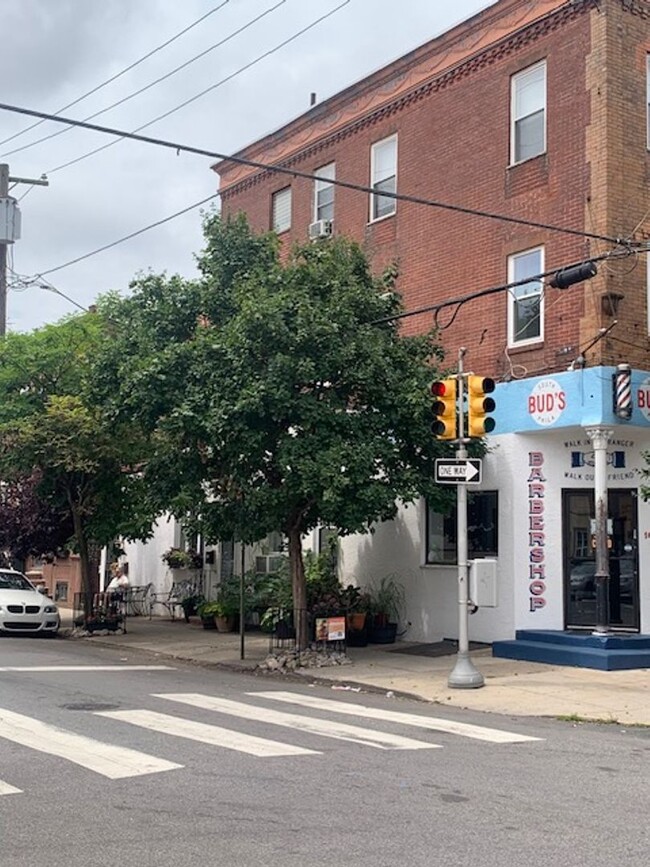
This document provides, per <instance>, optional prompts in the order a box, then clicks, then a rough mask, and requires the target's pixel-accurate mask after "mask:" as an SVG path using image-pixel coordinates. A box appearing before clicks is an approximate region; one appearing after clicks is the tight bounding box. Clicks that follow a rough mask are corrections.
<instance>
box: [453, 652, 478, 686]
mask: <svg viewBox="0 0 650 867" xmlns="http://www.w3.org/2000/svg"><path fill="white" fill-rule="evenodd" d="M447 686H449V687H452V688H454V689H477V688H478V687H479V686H485V680H484V678H483V675H482V674H481V672H480V671H479V670H478V669H477V668H475V667H474V663H473V662H472V660H471V659H470V658H469V655H468V654H467V653H459V654H458V656H457V658H456V665H455V666H454V670H453V671H452V672H451V674H450V675H449V678H448V680H447Z"/></svg>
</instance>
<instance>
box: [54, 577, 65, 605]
mask: <svg viewBox="0 0 650 867" xmlns="http://www.w3.org/2000/svg"><path fill="white" fill-rule="evenodd" d="M54 601H55V602H67V601H68V582H67V581H57V582H56V587H55V590H54Z"/></svg>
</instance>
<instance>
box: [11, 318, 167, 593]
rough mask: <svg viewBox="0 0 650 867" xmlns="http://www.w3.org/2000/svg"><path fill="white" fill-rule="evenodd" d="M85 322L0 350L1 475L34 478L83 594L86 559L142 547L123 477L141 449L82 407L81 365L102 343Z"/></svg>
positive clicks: (141, 530)
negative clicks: (66, 534) (119, 544)
mask: <svg viewBox="0 0 650 867" xmlns="http://www.w3.org/2000/svg"><path fill="white" fill-rule="evenodd" d="M102 325H103V322H102V321H100V320H99V318H98V317H96V316H93V314H86V315H84V316H74V317H70V318H68V319H66V320H63V321H62V322H60V323H58V324H56V325H48V326H46V327H45V328H43V329H38V330H36V331H34V332H32V333H30V334H10V335H8V336H7V337H6V338H5V339H4V341H3V343H2V345H1V346H0V406H1V407H2V410H1V411H0V476H1V478H2V479H3V480H4V481H6V482H9V483H11V482H15V481H17V480H19V479H20V478H22V477H24V476H27V475H30V474H34V475H33V478H34V479H35V480H36V481H35V485H36V492H37V494H38V496H39V497H40V498H42V499H43V500H44V501H45V502H46V503H47V504H48V506H49V508H50V510H52V511H53V512H54V513H56V514H58V515H60V516H61V521H62V523H63V524H64V525H65V524H66V523H68V525H71V526H72V546H73V547H74V549H75V550H76V551H77V553H78V554H79V557H80V562H81V576H82V587H83V590H84V591H93V590H95V589H96V583H97V573H96V569H94V568H92V567H91V560H93V556H92V555H93V552H94V551H96V550H97V549H98V548H99V547H101V546H102V545H106V544H108V543H109V542H110V541H112V539H114V538H115V536H116V535H124V536H126V537H127V538H146V536H147V535H148V534H149V533H150V531H151V514H150V513H148V512H147V511H146V508H145V506H144V499H143V497H142V496H141V493H142V483H141V481H140V479H139V477H138V474H137V473H134V472H132V469H133V468H134V467H136V466H137V464H138V462H139V461H140V460H141V458H142V449H143V440H142V439H141V437H140V435H139V432H138V431H137V429H136V428H135V427H134V426H133V425H128V424H126V423H124V424H114V423H110V422H109V420H108V418H107V416H106V414H105V413H104V412H103V410H102V408H101V407H99V406H97V405H93V404H92V403H91V402H90V401H89V399H88V392H87V388H86V384H87V380H88V371H89V363H90V358H91V357H92V356H93V355H95V354H96V353H97V352H98V351H99V347H100V345H101V344H102V342H104V341H105V340H106V339H107V336H106V332H105V330H104V329H103V328H102Z"/></svg>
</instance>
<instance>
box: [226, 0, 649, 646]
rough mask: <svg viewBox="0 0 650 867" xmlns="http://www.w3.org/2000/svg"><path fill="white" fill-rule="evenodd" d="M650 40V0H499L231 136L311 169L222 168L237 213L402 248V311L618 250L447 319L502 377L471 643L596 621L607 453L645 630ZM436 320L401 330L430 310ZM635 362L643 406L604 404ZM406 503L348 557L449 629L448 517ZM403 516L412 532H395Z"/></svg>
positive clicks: (630, 602) (416, 633)
mask: <svg viewBox="0 0 650 867" xmlns="http://www.w3.org/2000/svg"><path fill="white" fill-rule="evenodd" d="M649 52H650V3H648V2H645V0H499V2H496V3H494V4H493V5H491V6H489V7H488V8H487V9H485V10H484V11H482V12H480V13H479V14H477V15H475V16H474V17H472V18H470V19H469V20H467V21H465V22H464V23H461V24H460V25H458V26H457V27H455V28H453V29H452V30H450V31H448V32H447V33H444V34H443V35H441V36H439V37H438V38H436V39H434V40H432V41H430V42H427V43H426V44H424V45H422V46H421V47H420V48H417V49H416V50H414V51H412V52H411V53H409V54H407V55H406V56H404V57H402V58H400V59H399V60H396V61H394V62H393V63H391V64H389V65H388V66H386V67H385V68H383V69H381V70H379V71H378V72H376V73H374V74H372V75H370V76H369V77H367V78H365V79H363V80H362V81H360V82H357V83H356V84H353V85H352V86H350V87H349V88H347V89H346V90H344V91H342V92H341V93H338V94H336V95H335V96H333V97H331V98H330V99H327V100H326V101H324V102H322V103H320V104H316V105H314V106H313V107H312V108H311V109H310V110H309V111H308V112H306V113H305V114H304V115H302V116H301V117H299V118H297V119H296V120H294V121H293V122H291V123H289V124H287V125H286V126H284V127H282V128H281V129H279V130H277V131H276V132H274V133H272V134H270V135H268V136H266V137H264V138H262V139H260V140H259V141H256V142H255V143H253V144H251V145H249V146H248V147H246V148H244V149H243V150H241V151H240V152H238V153H237V154H236V155H234V156H235V157H237V158H242V159H244V160H251V161H256V162H259V163H263V164H276V165H282V166H284V167H287V168H290V169H294V170H295V171H297V172H300V173H304V174H308V175H314V176H316V178H311V177H310V178H306V177H291V176H289V175H287V174H279V173H277V172H273V171H267V170H261V169H259V168H255V167H250V166H247V165H242V164H241V163H238V162H237V161H235V160H225V161H222V162H221V163H219V164H218V165H216V166H215V167H214V168H215V170H216V171H217V172H218V174H219V177H220V192H221V197H222V203H223V210H224V213H235V212H238V211H245V212H246V213H247V214H248V217H249V219H250V221H251V223H252V225H253V226H254V227H255V228H256V229H258V230H268V229H275V230H276V231H277V232H278V233H279V235H280V237H281V239H282V241H283V244H285V245H290V244H292V243H294V242H296V241H300V242H302V241H305V240H306V239H307V238H308V237H310V235H311V236H313V237H319V236H327V234H328V233H330V232H332V233H334V234H339V233H340V234H344V235H346V236H350V237H352V238H354V239H356V240H358V241H359V242H360V243H362V244H363V246H364V248H365V249H366V251H367V253H368V254H369V256H370V258H371V261H372V263H373V267H374V268H376V269H377V270H379V269H381V268H382V267H383V266H385V265H386V264H388V263H391V262H397V263H398V265H399V270H400V277H399V280H398V288H399V290H400V291H401V293H402V295H403V298H404V302H405V305H406V308H407V310H409V311H414V310H417V309H419V308H421V307H426V306H429V305H434V304H436V303H440V302H442V301H444V300H447V299H453V298H456V297H460V296H465V295H469V294H472V293H474V292H480V290H484V289H487V288H490V287H499V286H503V285H504V284H506V283H512V282H515V281H526V280H527V278H537V275H540V274H543V273H546V272H552V271H555V270H557V269H561V268H563V267H565V266H567V265H570V264H573V263H578V262H584V261H587V260H590V259H594V258H595V259H599V257H601V256H604V255H606V254H611V256H610V258H608V259H606V260H604V261H599V273H598V274H597V276H595V277H594V278H593V279H590V280H588V281H585V282H583V283H579V284H577V285H573V286H571V287H570V288H568V289H564V290H561V289H555V288H552V287H551V286H550V285H549V284H548V282H547V281H546V282H545V281H543V280H541V279H531V280H530V282H524V283H520V285H519V286H518V287H516V288H514V289H510V290H509V291H505V290H504V291H500V292H496V293H494V294H492V295H489V296H485V297H482V298H481V297H479V298H477V299H476V300H473V301H470V302H468V303H466V304H464V305H463V306H462V307H460V308H459V309H458V311H457V314H456V315H455V316H453V314H454V312H455V308H454V307H450V308H447V309H446V310H445V311H443V312H442V313H441V314H440V316H439V318H438V320H437V321H438V324H439V325H440V326H441V327H442V328H443V331H442V342H443V345H444V347H445V349H446V352H447V360H448V362H449V363H450V364H451V365H453V364H454V362H455V359H456V356H457V352H458V349H459V347H460V346H461V345H463V346H465V347H467V349H468V354H467V357H466V366H467V367H468V368H471V369H472V370H474V371H476V372H480V373H481V374H483V375H488V376H492V377H494V378H495V380H497V382H498V383H499V384H498V386H497V392H496V394H497V413H496V420H497V429H496V431H495V435H494V436H493V437H491V440H490V445H491V446H492V449H491V451H490V454H489V456H488V458H487V459H486V466H485V473H484V479H483V482H482V483H481V486H480V488H479V489H477V493H476V495H475V496H474V497H473V499H472V504H471V506H470V526H471V528H472V530H471V532H470V547H471V555H473V556H492V557H496V558H497V561H498V574H499V578H498V584H499V597H500V604H499V607H498V608H496V609H493V610H490V609H485V610H481V611H479V613H478V614H477V615H476V618H475V619H473V621H472V633H473V636H474V637H476V638H477V639H479V640H485V641H494V640H496V639H505V638H511V637H512V636H513V634H514V632H515V630H516V629H522V628H526V627H530V628H547V629H554V630H564V629H570V628H571V629H573V628H587V629H589V628H591V627H592V626H594V625H595V622H596V618H597V612H596V608H595V604H596V599H595V589H594V581H593V574H594V549H593V536H594V523H593V522H594V518H595V505H594V502H598V501H599V500H598V497H599V491H598V489H597V486H598V479H597V478H596V479H595V478H594V477H598V475H599V472H602V470H599V469H598V467H602V466H603V464H602V463H599V462H600V461H606V464H607V468H608V469H607V484H606V488H607V490H606V492H605V497H606V499H607V500H608V502H609V524H608V526H607V530H608V537H609V538H608V542H607V544H608V552H609V561H610V564H609V565H610V567H611V568H610V571H611V579H610V592H609V613H608V620H609V621H610V622H611V625H612V627H616V628H620V629H623V630H629V631H632V632H639V631H645V632H650V532H648V531H647V530H644V527H647V526H649V525H650V509H648V507H647V506H646V505H645V502H644V501H643V499H642V497H641V496H639V488H640V485H641V483H642V478H641V476H640V471H641V470H642V469H643V467H644V459H643V454H642V453H643V451H644V450H645V449H646V448H648V447H650V436H649V433H650V410H648V401H647V400H646V395H647V394H649V393H650V374H649V373H648V368H650V352H649V349H650V343H649V331H650V320H649V309H648V271H647V267H646V256H645V255H642V254H641V253H639V252H637V251H639V250H642V249H643V245H644V242H645V239H646V238H647V237H648V230H650V216H649V208H648V194H647V178H648V171H649V168H650V163H649V159H650V155H649V125H648V102H649V96H648V94H649V93H650V72H649V70H650V63H649ZM332 180H339V181H345V182H347V183H349V184H355V185H359V186H362V187H368V188H371V189H372V190H376V191H377V193H376V194H374V195H372V194H370V193H369V192H363V191H359V190H355V189H350V188H346V187H344V186H336V185H335V184H332V183H331V182H332ZM386 192H388V193H392V192H397V193H398V194H400V195H405V196H410V197H415V198H418V199H421V200H427V201H428V202H429V203H437V204H438V205H452V206H455V207H456V208H457V209H453V208H447V207H439V206H433V205H432V204H425V203H423V202H413V201H408V200H404V199H398V200H396V199H393V198H390V197H388V196H386V195H384V196H382V195H381V193H386ZM477 211H478V212H483V214H482V215H481V214H477V213H470V212H477ZM487 214H491V215H493V216H492V217H490V216H487ZM494 215H496V217H498V216H501V217H505V218H507V219H498V218H496V217H495V216H494ZM628 254H629V255H628ZM431 317H432V314H431V313H430V312H428V313H421V314H418V315H413V316H411V317H409V318H408V319H406V320H405V323H404V327H405V329H407V330H410V331H417V330H421V329H424V328H428V327H429V326H430V324H431ZM619 364H629V365H630V366H631V369H632V374H631V379H632V393H633V396H634V397H635V400H634V401H633V403H634V407H633V411H632V415H631V418H629V419H621V418H620V417H618V416H617V415H616V414H615V413H614V412H613V408H612V388H613V386H612V375H613V373H614V372H615V370H616V366H617V365H619ZM603 437H604V440H603ZM601 481H602V479H601ZM531 484H539V485H540V486H541V487H540V488H538V489H536V490H537V493H536V494H535V495H533V494H531V488H530V485H531ZM595 486H596V490H594V487H595ZM601 493H602V492H601ZM594 497H595V498H596V500H594ZM534 499H537V500H539V501H540V502H542V504H543V505H542V511H541V512H540V511H539V506H535V507H534V508H536V509H538V511H537V512H535V513H533V512H532V511H531V509H532V508H533V506H531V502H532V500H534ZM414 511H417V515H414V514H413V512H414ZM409 512H410V513H404V514H403V515H401V516H400V518H399V519H398V523H401V524H402V526H401V527H399V528H396V527H394V526H393V527H390V526H385V527H382V528H380V532H379V533H378V534H376V536H375V537H374V538H373V539H372V540H369V539H364V538H361V539H356V540H352V541H347V542H345V544H344V546H343V552H342V553H343V557H342V562H343V569H344V572H347V573H348V574H350V575H356V576H361V577H362V578H364V577H371V576H372V575H373V574H374V575H376V570H377V569H379V568H381V566H380V564H383V566H384V568H383V571H387V569H386V565H385V564H386V563H388V564H390V565H392V566H393V567H394V568H395V569H396V571H399V572H400V574H401V575H402V576H403V578H404V582H405V584H406V587H407V593H408V599H409V606H408V612H407V619H408V621H410V622H411V626H410V629H409V632H408V634H407V637H408V638H412V639H414V640H435V639H436V638H439V637H442V636H448V637H452V636H453V635H454V634H455V620H456V614H455V612H456V608H457V603H456V590H455V585H454V576H455V570H454V568H453V565H452V564H453V560H454V556H455V554H454V539H453V527H452V526H451V524H450V521H449V519H448V517H445V516H437V515H434V514H429V513H428V512H427V508H426V504H425V503H422V504H420V506H419V508H418V510H409ZM533 519H534V520H533ZM396 529H399V530H400V531H401V532H400V533H398V536H399V538H401V539H405V538H406V539H407V540H408V542H406V543H405V542H402V543H401V544H398V545H396V544H395V538H396V536H395V531H396ZM646 536H648V537H649V539H646ZM644 562H645V563H646V564H647V565H646V567H645V573H646V574H645V577H644V568H643V564H644Z"/></svg>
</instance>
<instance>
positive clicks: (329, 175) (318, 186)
mask: <svg viewBox="0 0 650 867" xmlns="http://www.w3.org/2000/svg"><path fill="white" fill-rule="evenodd" d="M315 174H316V175H317V180H316V181H314V220H315V221H318V220H333V219H334V184H333V183H331V182H332V181H333V180H334V179H335V177H336V165H335V163H330V164H329V165H327V166H323V167H322V168H321V169H318V170H317V171H316V172H315Z"/></svg>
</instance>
